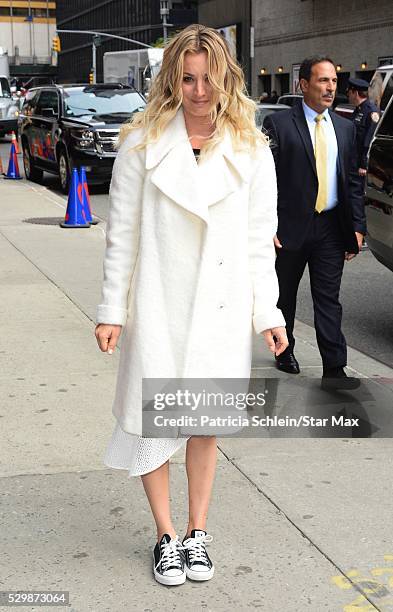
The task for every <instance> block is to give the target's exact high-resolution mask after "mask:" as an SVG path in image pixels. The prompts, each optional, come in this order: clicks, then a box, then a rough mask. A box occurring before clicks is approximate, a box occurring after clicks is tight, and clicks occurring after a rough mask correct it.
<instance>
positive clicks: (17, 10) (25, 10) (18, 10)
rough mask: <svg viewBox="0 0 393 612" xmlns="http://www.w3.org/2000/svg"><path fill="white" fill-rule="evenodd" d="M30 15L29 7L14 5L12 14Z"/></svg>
mask: <svg viewBox="0 0 393 612" xmlns="http://www.w3.org/2000/svg"><path fill="white" fill-rule="evenodd" d="M28 15H29V9H28V8H27V7H26V8H18V7H14V6H13V7H12V16H13V17H27V16H28Z"/></svg>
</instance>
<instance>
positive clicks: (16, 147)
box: [11, 132, 19, 153]
mask: <svg viewBox="0 0 393 612" xmlns="http://www.w3.org/2000/svg"><path fill="white" fill-rule="evenodd" d="M11 143H14V145H15V151H16V152H17V153H19V147H18V139H17V137H16V134H15V132H11Z"/></svg>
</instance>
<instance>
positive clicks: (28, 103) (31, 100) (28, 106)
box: [22, 90, 39, 115]
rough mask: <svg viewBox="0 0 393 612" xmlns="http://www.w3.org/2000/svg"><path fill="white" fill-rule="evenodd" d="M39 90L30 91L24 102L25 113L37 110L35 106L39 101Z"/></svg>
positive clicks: (30, 113) (23, 111) (29, 113)
mask: <svg viewBox="0 0 393 612" xmlns="http://www.w3.org/2000/svg"><path fill="white" fill-rule="evenodd" d="M38 96H39V91H37V90H35V91H28V92H27V94H26V98H25V101H24V103H23V108H22V113H23V114H24V115H32V114H33V113H34V112H35V107H36V104H37V101H38Z"/></svg>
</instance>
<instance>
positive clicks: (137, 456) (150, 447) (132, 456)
mask: <svg viewBox="0 0 393 612" xmlns="http://www.w3.org/2000/svg"><path fill="white" fill-rule="evenodd" d="M187 440H188V438H142V437H141V436H135V435H133V434H130V433H127V432H125V431H123V430H122V428H121V427H120V425H119V424H118V423H117V424H116V427H115V429H114V432H113V434H112V438H111V440H110V442H109V444H108V446H107V449H106V452H105V455H104V464H105V465H106V466H108V467H110V468H115V469H118V470H129V473H128V476H129V478H130V477H131V476H142V475H143V474H147V473H148V472H152V471H153V470H156V469H157V468H158V467H160V465H162V464H163V463H165V462H166V461H168V459H169V457H171V455H173V454H174V453H175V452H176V451H178V450H179V449H180V448H181V447H182V446H183V445H184V444H185V443H186V442H187Z"/></svg>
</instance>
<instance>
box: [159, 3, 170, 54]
mask: <svg viewBox="0 0 393 612" xmlns="http://www.w3.org/2000/svg"><path fill="white" fill-rule="evenodd" d="M160 15H161V18H162V30H163V35H164V45H165V44H166V43H167V40H168V22H167V17H168V15H169V8H168V0H160Z"/></svg>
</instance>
